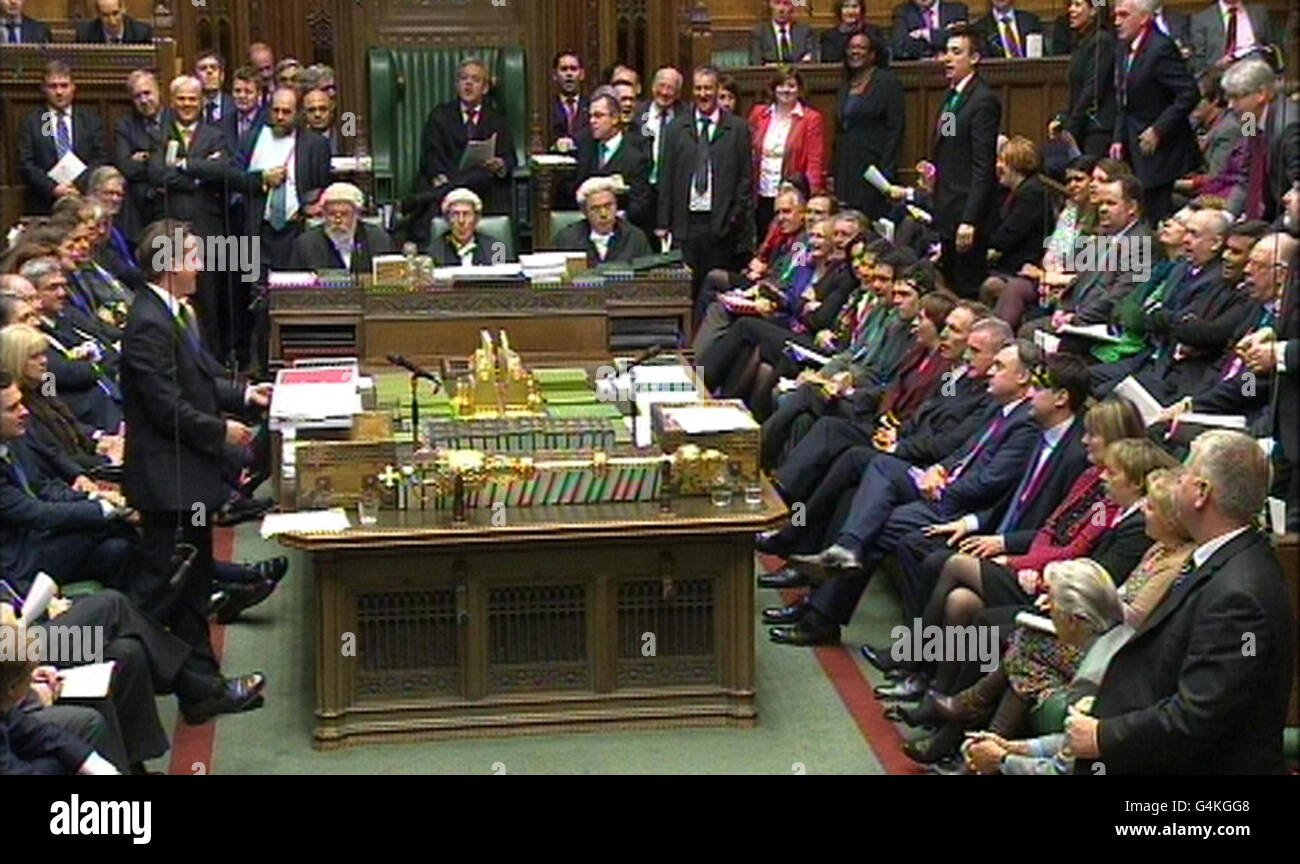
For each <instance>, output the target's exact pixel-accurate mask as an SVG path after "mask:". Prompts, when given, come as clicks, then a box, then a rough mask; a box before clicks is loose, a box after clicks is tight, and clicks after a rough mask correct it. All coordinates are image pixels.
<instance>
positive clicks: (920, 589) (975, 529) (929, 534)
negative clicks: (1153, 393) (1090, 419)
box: [897, 354, 1090, 612]
mask: <svg viewBox="0 0 1300 864" xmlns="http://www.w3.org/2000/svg"><path fill="white" fill-rule="evenodd" d="M1089 389H1090V388H1089V379H1088V367H1087V366H1086V365H1085V364H1084V361H1083V360H1082V359H1081V358H1079V357H1076V356H1073V355H1070V354H1053V355H1050V356H1049V357H1047V358H1046V360H1045V361H1044V363H1043V366H1042V367H1041V368H1040V369H1039V370H1037V372H1036V378H1035V386H1034V391H1033V395H1032V396H1031V398H1030V402H1031V404H1032V410H1033V414H1034V419H1035V420H1037V421H1038V425H1039V427H1040V428H1041V429H1042V434H1041V436H1040V437H1039V440H1038V442H1037V444H1036V446H1035V449H1034V452H1033V454H1032V455H1031V456H1030V457H1029V461H1028V462H1027V463H1026V464H1025V466H1024V472H1023V475H1022V477H1021V480H1020V482H1019V484H1018V485H1017V486H1016V487H1015V488H1014V489H1013V490H1008V492H1007V494H1006V495H1005V496H1003V497H1002V498H1000V499H999V500H998V501H997V502H996V503H994V504H992V505H990V506H988V507H985V508H984V509H983V510H980V511H978V512H973V513H967V514H964V515H962V516H961V517H959V518H957V519H954V520H951V521H949V522H945V523H942V524H939V525H932V526H926V527H924V528H922V529H921V530H919V531H914V532H912V533H911V534H908V535H907V536H906V537H904V538H903V539H902V541H901V542H900V543H899V544H898V550H897V553H898V562H899V566H900V569H901V570H902V579H901V582H902V585H901V587H902V591H903V593H904V594H905V595H907V596H906V603H907V606H908V608H909V610H912V611H918V612H919V610H920V609H921V608H922V607H923V606H924V604H925V600H926V598H928V597H929V596H930V592H931V591H932V590H933V588H934V582H935V580H937V578H938V574H939V572H940V571H941V570H942V569H943V565H944V562H946V561H947V560H948V559H949V558H950V557H951V556H952V555H954V554H956V553H957V552H964V553H968V554H975V555H978V556H979V557H983V558H988V557H993V556H996V555H1004V554H1006V555H1023V554H1024V553H1025V552H1027V551H1029V547H1030V544H1031V543H1032V542H1033V540H1034V535H1035V534H1036V533H1037V531H1038V529H1039V528H1040V527H1041V526H1042V525H1043V523H1044V522H1046V521H1047V517H1049V516H1051V515H1052V512H1053V511H1054V510H1056V508H1057V506H1058V505H1059V504H1060V503H1061V502H1062V501H1064V500H1065V496H1066V495H1068V494H1069V492H1070V489H1071V487H1072V486H1073V485H1074V481H1075V480H1077V479H1079V475H1080V474H1082V473H1083V472H1084V471H1086V470H1087V469H1088V455H1087V453H1086V452H1085V451H1084V447H1083V434H1084V428H1083V413H1084V404H1085V402H1086V401H1087V399H1088V396H1089Z"/></svg>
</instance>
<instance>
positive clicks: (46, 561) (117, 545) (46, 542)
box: [12, 528, 137, 587]
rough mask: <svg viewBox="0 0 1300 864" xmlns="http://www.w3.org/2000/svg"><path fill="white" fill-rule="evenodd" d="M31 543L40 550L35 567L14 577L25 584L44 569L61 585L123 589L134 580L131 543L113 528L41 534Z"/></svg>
mask: <svg viewBox="0 0 1300 864" xmlns="http://www.w3.org/2000/svg"><path fill="white" fill-rule="evenodd" d="M32 542H33V543H34V544H35V545H36V546H37V548H38V549H39V550H40V551H39V553H38V554H37V556H36V565H35V566H34V567H33V568H32V570H31V572H28V573H21V574H20V573H15V574H12V575H13V576H14V578H15V579H16V580H17V581H18V582H19V583H22V584H29V583H30V581H31V580H32V579H33V578H35V576H36V574H37V573H38V572H40V571H42V570H44V571H45V572H46V573H48V574H49V575H50V578H51V579H53V580H54V581H55V582H57V583H58V584H60V585H67V584H70V583H72V582H98V583H100V584H101V585H109V586H113V587H120V586H121V585H122V584H123V583H124V582H125V581H127V580H128V579H129V578H131V577H130V574H131V573H132V572H133V570H134V565H135V563H136V560H137V559H136V558H135V555H134V551H133V548H132V545H131V541H130V540H128V539H127V538H126V537H125V536H122V535H120V534H118V533H117V532H116V529H112V528H109V529H105V530H104V531H97V532H96V531H76V532H58V533H42V534H40V535H37V536H36V537H35V538H33V541H32Z"/></svg>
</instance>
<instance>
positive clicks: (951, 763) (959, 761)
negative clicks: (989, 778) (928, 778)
mask: <svg viewBox="0 0 1300 864" xmlns="http://www.w3.org/2000/svg"><path fill="white" fill-rule="evenodd" d="M930 773H931V774H940V775H942V776H944V777H960V776H963V775H966V774H974V773H975V772H974V771H972V770H970V769H969V768H967V767H966V760H965V759H963V758H961V754H960V753H959V754H957V755H956V756H945V757H943V758H942V759H940V760H939V761H938V762H935V763H934V764H933V765H931V766H930Z"/></svg>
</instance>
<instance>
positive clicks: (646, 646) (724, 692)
mask: <svg viewBox="0 0 1300 864" xmlns="http://www.w3.org/2000/svg"><path fill="white" fill-rule="evenodd" d="M786 512H787V511H786V507H785V505H784V503H783V502H782V501H781V500H780V498H779V497H778V496H777V495H776V493H775V492H774V491H773V490H772V489H771V487H770V486H769V487H765V489H764V498H763V502H762V503H761V504H760V505H754V506H750V505H747V504H745V503H744V501H743V498H742V497H741V496H740V495H737V497H736V500H735V501H734V502H733V503H732V504H731V505H730V506H729V507H726V508H720V507H715V506H713V504H712V502H711V500H710V499H709V498H681V499H677V500H676V501H674V502H673V505H672V508H671V510H670V511H669V512H661V509H660V505H659V504H658V503H654V502H651V503H645V504H609V505H583V506H565V507H537V508H513V509H511V510H510V511H509V513H507V514H506V517H507V518H506V524H505V525H503V526H501V527H493V526H492V524H491V518H492V513H491V512H489V511H482V512H476V511H471V512H470V514H469V519H470V523H469V524H468V525H464V526H459V527H458V526H454V525H452V524H451V516H450V514H449V513H442V512H433V511H429V512H419V511H394V512H383V513H381V514H380V519H379V524H378V525H376V526H374V527H371V528H364V529H363V528H353V529H351V530H349V531H347V532H345V533H342V534H334V535H284V536H281V538H280V540H281V542H282V543H284V544H285V545H287V546H289V547H291V548H295V549H300V550H303V551H304V552H306V553H307V555H308V557H309V559H310V561H311V564H312V570H313V581H314V584H315V586H316V604H315V605H316V611H317V615H316V618H317V621H316V726H315V730H314V732H313V739H314V745H315V746H316V747H318V748H320V749H334V748H338V747H343V746H348V745H351V744H357V743H365V742H377V741H409V740H418V739H427V738H442V737H464V736H502V735H517V734H528V733H551V732H556V731H577V730H590V729H627V728H638V729H640V728H675V727H681V726H726V727H749V726H752V725H753V724H754V723H755V722H756V720H757V713H756V709H755V699H754V683H755V682H754V609H753V599H754V550H753V537H754V532H755V531H759V530H762V529H764V528H767V527H770V526H771V525H772V524H774V522H775V521H776V520H778V519H780V518H781V517H783V516H784V515H785V514H786ZM349 644H354V645H355V652H353V653H349V652H348V650H347V649H348V647H349Z"/></svg>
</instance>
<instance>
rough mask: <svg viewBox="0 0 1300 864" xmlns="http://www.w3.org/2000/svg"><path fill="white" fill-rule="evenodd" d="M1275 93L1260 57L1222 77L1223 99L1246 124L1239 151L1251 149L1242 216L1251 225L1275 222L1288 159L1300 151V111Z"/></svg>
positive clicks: (1235, 66)
mask: <svg viewBox="0 0 1300 864" xmlns="http://www.w3.org/2000/svg"><path fill="white" fill-rule="evenodd" d="M1276 87H1277V76H1276V75H1275V74H1274V73H1273V69H1272V68H1271V67H1270V66H1269V65H1268V64H1267V63H1265V62H1264V61H1263V60H1260V59H1259V58H1257V57H1251V58H1247V59H1245V60H1241V61H1239V62H1237V63H1234V64H1233V65H1232V66H1230V67H1229V68H1228V71H1227V72H1224V73H1223V92H1224V95H1225V96H1227V98H1228V104H1229V105H1230V106H1231V107H1232V110H1233V112H1234V113H1236V115H1237V119H1238V121H1239V122H1240V123H1241V124H1242V141H1241V143H1240V144H1239V145H1238V146H1241V147H1244V148H1246V154H1247V155H1246V164H1247V166H1249V172H1248V174H1247V178H1246V203H1245V206H1244V208H1243V210H1242V214H1241V215H1243V216H1244V217H1245V218H1247V219H1264V220H1265V221H1271V220H1272V219H1273V218H1274V217H1275V216H1276V215H1277V214H1278V212H1279V210H1280V209H1281V204H1282V196H1283V195H1284V194H1286V190H1287V187H1288V186H1289V185H1290V180H1291V178H1290V177H1289V176H1287V159H1288V156H1289V154H1290V153H1291V152H1293V151H1294V149H1295V148H1296V147H1297V146H1300V145H1298V144H1297V142H1296V138H1297V137H1298V136H1300V132H1297V127H1296V125H1295V123H1296V120H1297V119H1300V107H1297V104H1296V103H1295V102H1294V101H1292V100H1290V99H1285V98H1283V99H1279V98H1278V97H1277V90H1276ZM1288 129H1289V134H1288V132H1287V131H1286V130H1288Z"/></svg>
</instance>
